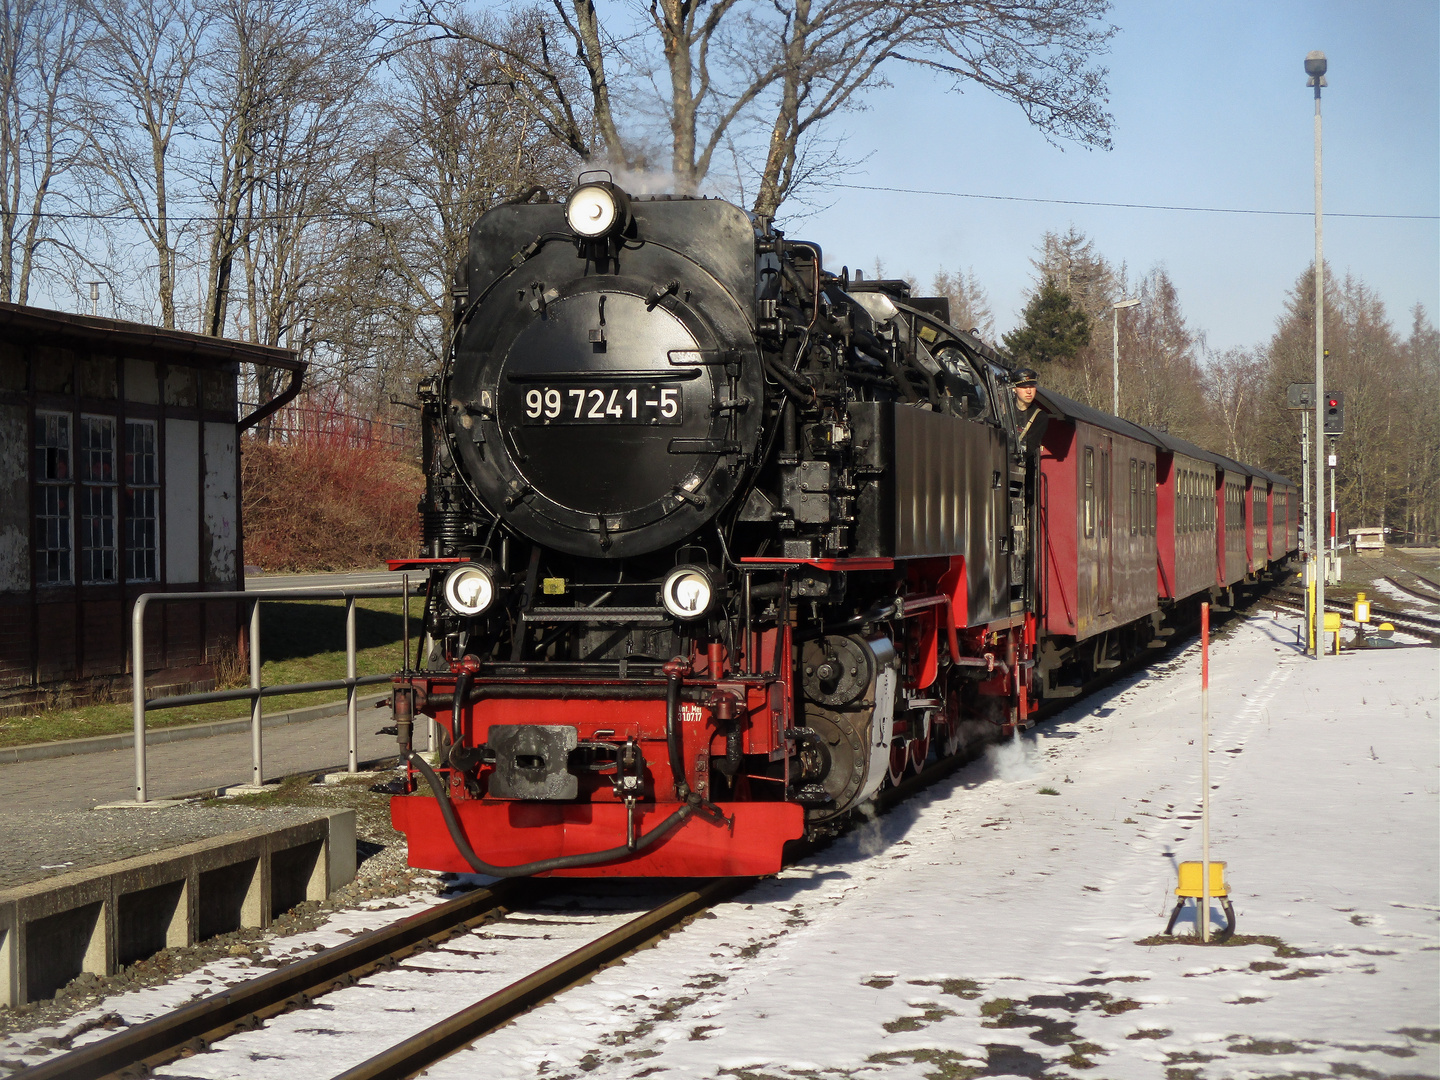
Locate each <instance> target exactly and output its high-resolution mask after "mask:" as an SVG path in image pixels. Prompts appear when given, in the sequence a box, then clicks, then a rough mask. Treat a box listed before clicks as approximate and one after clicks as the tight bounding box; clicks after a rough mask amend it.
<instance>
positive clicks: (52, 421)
mask: <svg viewBox="0 0 1440 1080" xmlns="http://www.w3.org/2000/svg"><path fill="white" fill-rule="evenodd" d="M35 485H36V490H35V580H36V582H37V583H39V584H41V585H69V584H70V583H71V581H73V580H74V569H73V564H72V561H71V560H72V556H73V552H74V548H75V540H74V521H73V518H72V517H71V500H72V499H73V497H74V475H73V473H72V472H71V469H70V414H69V413H51V412H37V413H36V414H35Z"/></svg>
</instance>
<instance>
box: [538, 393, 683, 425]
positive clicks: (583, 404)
mask: <svg viewBox="0 0 1440 1080" xmlns="http://www.w3.org/2000/svg"><path fill="white" fill-rule="evenodd" d="M522 402H523V405H524V410H523V413H522V415H523V416H524V420H523V423H525V424H526V425H532V424H533V425H539V426H545V425H548V424H647V425H649V424H655V425H659V424H679V423H680V422H681V419H682V418H681V415H680V388H679V387H678V386H659V385H657V384H655V383H620V384H618V385H617V384H615V383H611V384H609V385H608V386H605V387H603V388H602V387H598V386H532V387H530V388H529V389H527V390H526V391H525V394H524V396H523V398H522Z"/></svg>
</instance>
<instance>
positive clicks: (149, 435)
mask: <svg viewBox="0 0 1440 1080" xmlns="http://www.w3.org/2000/svg"><path fill="white" fill-rule="evenodd" d="M155 461H156V457H155V421H154V420H127V421H125V560H126V561H125V580H126V581H157V580H159V577H160V574H159V572H158V571H159V557H158V551H159V547H158V544H157V541H156V537H158V536H159V515H158V513H157V510H156V507H157V506H158V504H159V501H160V474H159V470H158V469H157V468H156V466H155Z"/></svg>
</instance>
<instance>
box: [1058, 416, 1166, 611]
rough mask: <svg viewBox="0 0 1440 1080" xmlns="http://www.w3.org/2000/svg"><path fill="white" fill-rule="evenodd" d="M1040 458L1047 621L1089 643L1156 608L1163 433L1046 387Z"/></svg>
mask: <svg viewBox="0 0 1440 1080" xmlns="http://www.w3.org/2000/svg"><path fill="white" fill-rule="evenodd" d="M1040 398H1041V400H1042V403H1043V404H1044V405H1045V406H1046V407H1047V409H1049V411H1050V413H1051V420H1050V424H1049V427H1048V428H1047V429H1046V433H1045V439H1044V445H1043V448H1042V451H1041V454H1040V478H1041V488H1040V490H1041V495H1040V534H1041V539H1042V547H1041V565H1042V567H1043V580H1044V583H1045V584H1044V588H1043V590H1042V595H1043V596H1044V597H1045V604H1044V610H1043V612H1042V613H1041V617H1042V620H1043V623H1042V625H1043V626H1044V628H1045V629H1046V630H1047V631H1048V632H1049V633H1052V634H1069V635H1074V636H1076V637H1080V638H1088V637H1090V636H1092V635H1094V634H1097V633H1101V632H1103V631H1106V630H1113V629H1115V628H1116V627H1119V626H1123V625H1125V624H1126V623H1129V622H1132V621H1133V620H1135V619H1137V618H1139V617H1140V616H1142V615H1144V614H1146V613H1148V612H1150V611H1152V610H1153V609H1154V607H1155V540H1156V535H1155V534H1156V528H1155V527H1156V512H1155V455H1156V450H1157V449H1158V443H1157V441H1156V438H1155V436H1154V435H1153V434H1152V433H1151V432H1149V431H1147V430H1146V429H1145V428H1142V427H1140V426H1138V425H1136V424H1131V423H1129V422H1128V421H1125V420H1121V419H1119V418H1118V417H1114V416H1109V415H1107V414H1105V413H1102V412H1100V411H1098V410H1096V409H1092V408H1090V407H1089V406H1087V405H1082V404H1080V402H1078V401H1072V400H1070V399H1069V398H1066V397H1062V396H1060V395H1059V394H1055V393H1051V392H1048V391H1045V392H1042V393H1041V394H1040Z"/></svg>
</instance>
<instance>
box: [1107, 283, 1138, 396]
mask: <svg viewBox="0 0 1440 1080" xmlns="http://www.w3.org/2000/svg"><path fill="white" fill-rule="evenodd" d="M1138 303H1140V298H1139V297H1138V296H1132V297H1131V298H1130V299H1129V300H1116V301H1115V303H1113V304H1111V305H1110V321H1111V323H1113V324H1114V330H1115V334H1114V345H1113V347H1112V349H1111V352H1110V411H1111V412H1112V413H1114V414H1115V415H1116V416H1119V415H1120V309H1121V308H1127V307H1134V306H1135V305H1136V304H1138Z"/></svg>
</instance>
